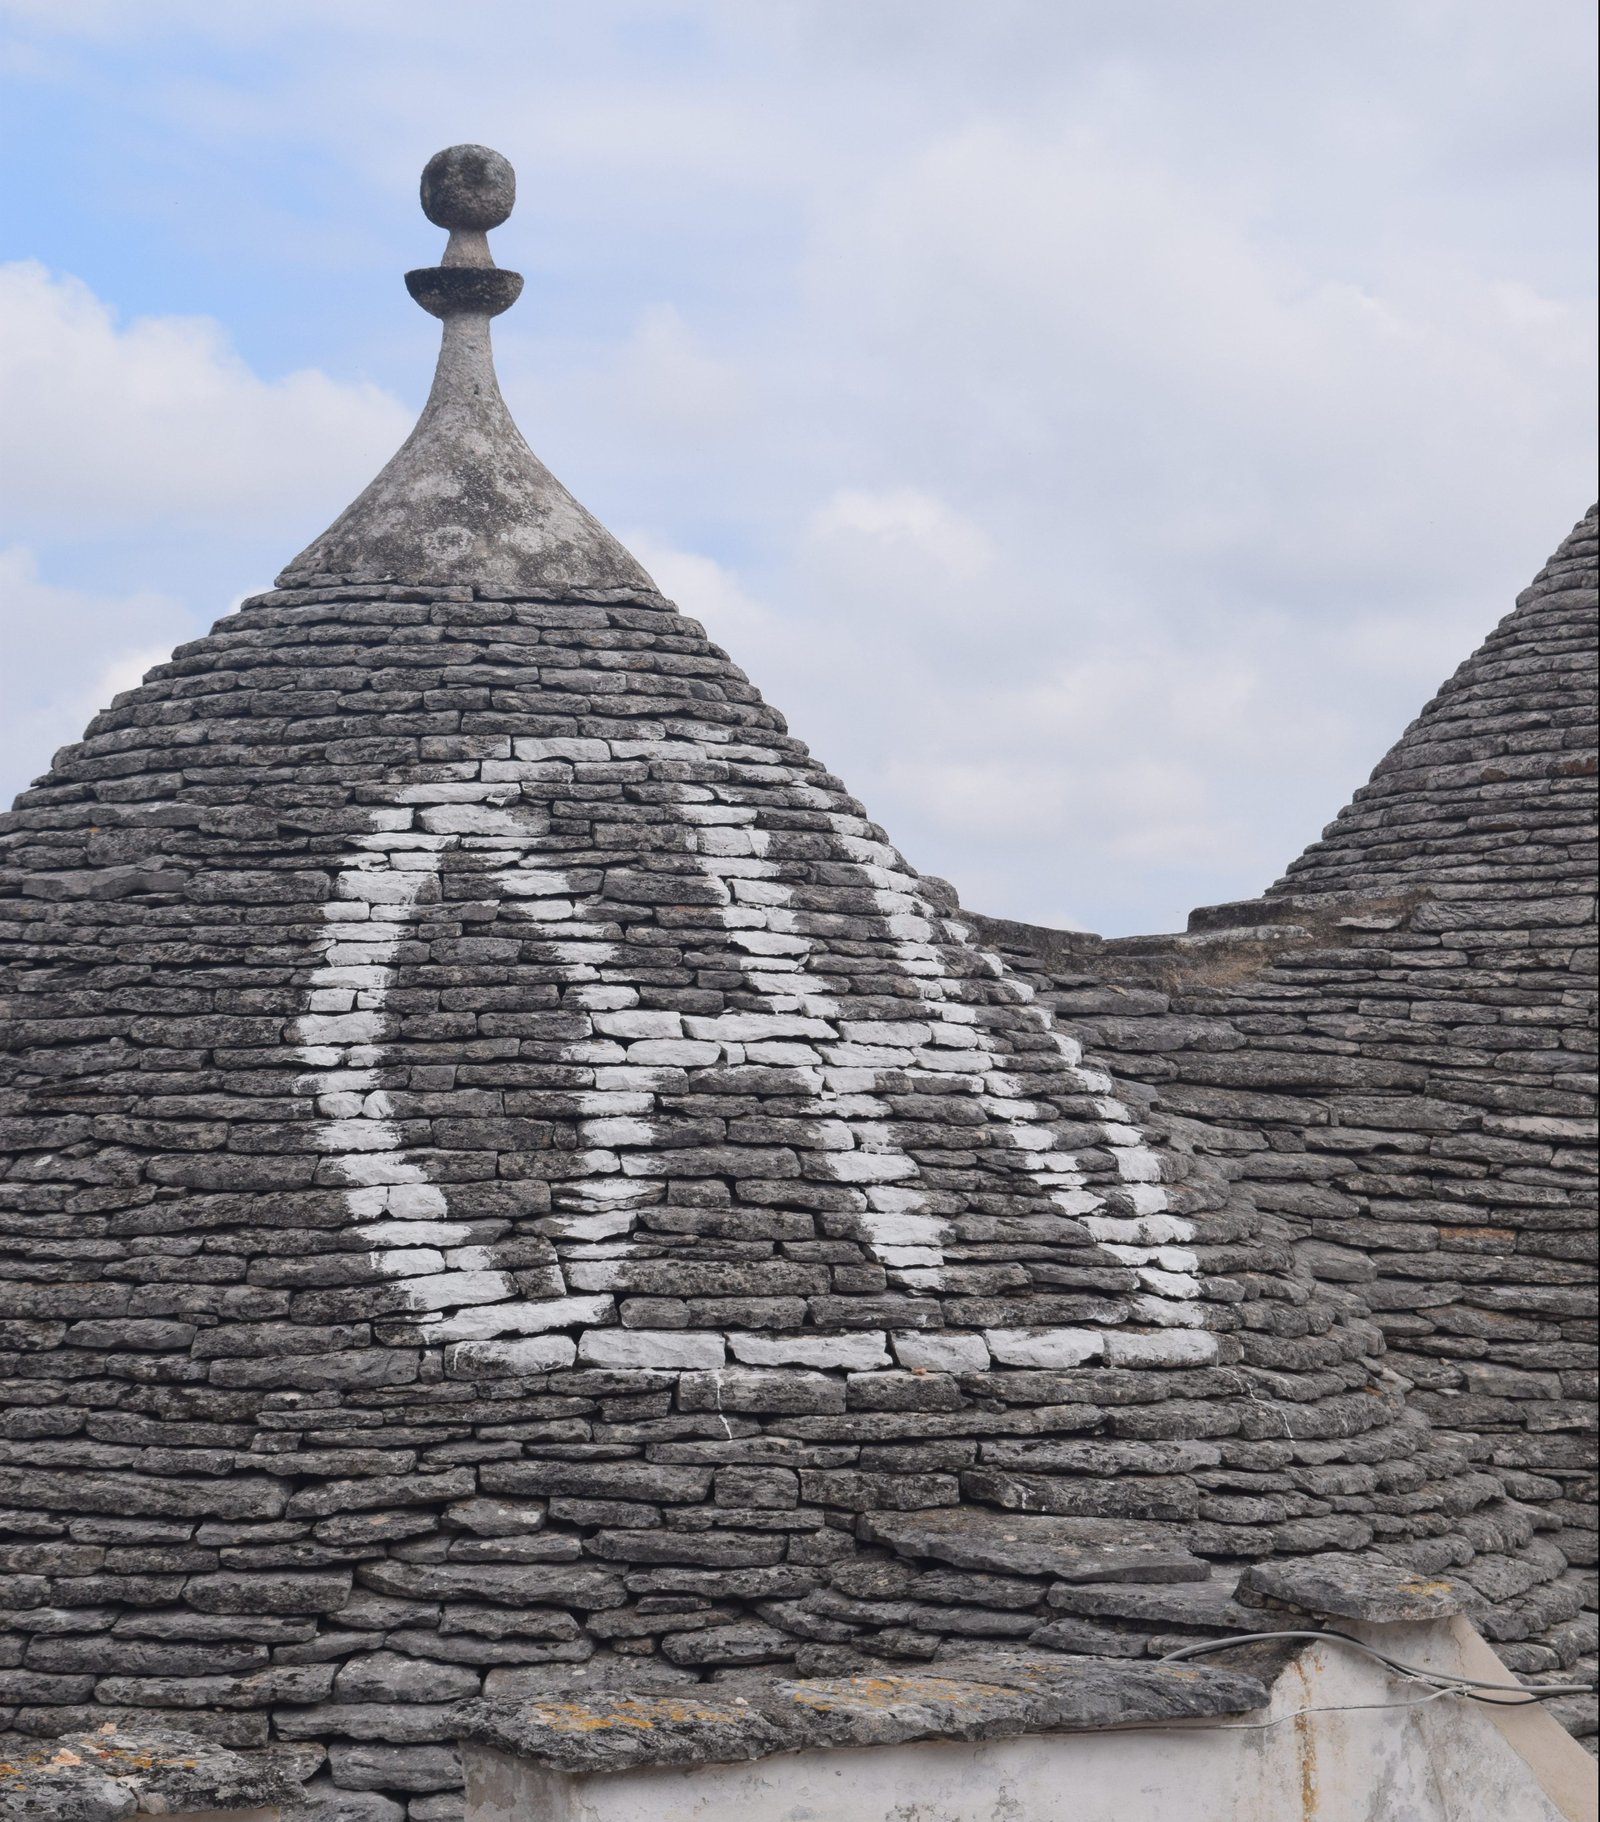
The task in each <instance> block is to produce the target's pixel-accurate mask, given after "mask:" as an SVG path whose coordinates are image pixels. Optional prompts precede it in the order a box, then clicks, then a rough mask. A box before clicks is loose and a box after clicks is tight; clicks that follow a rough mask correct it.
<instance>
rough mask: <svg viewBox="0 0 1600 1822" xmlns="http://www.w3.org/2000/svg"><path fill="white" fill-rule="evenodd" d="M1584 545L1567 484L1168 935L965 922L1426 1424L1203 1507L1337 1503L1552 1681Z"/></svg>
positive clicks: (1580, 1062) (1312, 1461) (1566, 1659)
mask: <svg viewBox="0 0 1600 1822" xmlns="http://www.w3.org/2000/svg"><path fill="white" fill-rule="evenodd" d="M1595 541H1596V515H1595V512H1594V511H1593V510H1591V511H1590V513H1589V514H1588V515H1587V517H1586V518H1584V519H1583V520H1582V521H1581V522H1580V523H1579V524H1578V526H1577V527H1576V528H1575V529H1574V531H1573V532H1572V534H1571V536H1570V537H1568V538H1567V540H1566V541H1565V542H1564V543H1563V544H1562V545H1561V547H1560V549H1559V550H1558V551H1557V552H1556V554H1555V556H1554V557H1552V558H1551V560H1550V562H1549V563H1548V564H1547V565H1546V567H1545V568H1544V569H1543V570H1542V571H1541V572H1540V574H1539V576H1538V578H1537V579H1536V580H1535V581H1534V583H1533V585H1532V586H1531V587H1530V588H1529V589H1528V590H1527V591H1526V592H1525V593H1524V594H1523V595H1521V596H1520V597H1519V598H1518V603H1517V607H1516V609H1515V611H1514V612H1513V613H1511V614H1510V615H1509V616H1508V617H1507V618H1506V619H1505V620H1504V621H1503V622H1502V623H1501V624H1500V626H1499V627H1497V628H1496V629H1495V631H1494V632H1493V633H1492V634H1491V635H1490V636H1489V638H1488V639H1487V640H1486V641H1485V642H1484V644H1483V645H1482V646H1481V647H1480V648H1479V650H1478V651H1477V652H1475V653H1474V654H1473V655H1472V657H1470V658H1469V659H1468V660H1467V661H1466V662H1465V663H1464V664H1463V665H1462V666H1461V668H1460V669H1459V670H1458V671H1457V672H1456V674H1455V675H1454V676H1453V677H1452V678H1451V679H1450V680H1449V682H1448V683H1447V684H1446V685H1445V686H1444V688H1443V689H1441V691H1440V692H1439V694H1438V695H1437V696H1436V697H1435V698H1434V700H1433V701H1432V702H1430V703H1429V704H1428V705H1427V707H1426V708H1425V709H1424V710H1423V712H1422V714H1421V715H1420V716H1419V717H1418V718H1417V720H1416V721H1415V722H1414V723H1413V724H1412V726H1411V727H1410V728H1409V729H1408V730H1407V731H1406V733H1405V735H1404V737H1403V738H1402V739H1401V740H1400V741H1399V743H1398V744H1397V745H1396V746H1395V748H1394V749H1393V751H1392V752H1391V753H1390V754H1389V755H1388V756H1387V757H1386V758H1385V759H1384V760H1383V762H1382V764H1380V765H1379V767H1378V768H1377V770H1376V772H1375V773H1374V774H1373V777H1372V782H1371V783H1370V784H1369V785H1367V786H1366V787H1364V788H1363V789H1362V790H1361V791H1359V792H1358V793H1357V794H1356V797H1355V799H1354V801H1353V802H1352V803H1351V804H1350V805H1349V807H1348V808H1347V809H1345V810H1344V811H1343V812H1341V814H1340V816H1339V817H1338V819H1337V820H1336V821H1335V822H1334V823H1332V824H1331V825H1330V826H1329V828H1328V829H1327V830H1326V832H1325V833H1324V835H1323V838H1322V839H1321V840H1320V841H1318V842H1316V843H1314V844H1313V845H1312V846H1311V847H1310V848H1309V849H1308V850H1307V851H1306V853H1305V854H1304V855H1303V856H1302V857H1301V858H1300V859H1299V860H1297V861H1296V862H1294V863H1293V865H1292V866H1291V867H1290V868H1289V870H1288V872H1287V873H1286V874H1285V876H1284V878H1283V879H1282V880H1280V881H1279V882H1278V883H1277V884H1276V885H1275V886H1273V887H1272V888H1271V890H1270V891H1269V892H1268V893H1267V894H1266V895H1265V896H1264V897H1262V898H1260V899H1257V900H1253V901H1250V902H1247V903H1244V904H1236V905H1223V906H1214V907H1211V908H1209V909H1206V910H1202V911H1197V912H1196V913H1195V914H1194V915H1193V917H1192V918H1191V919H1190V930H1189V933H1188V934H1187V935H1184V936H1174V937H1149V938H1128V939H1121V940H1117V941H1110V942H1101V941H1100V940H1099V939H1098V938H1094V937H1082V936H1078V935H1075V934H1071V933H1063V932H1049V931H1042V930H1032V929H1028V928H1026V927H1023V926H1019V925H1007V924H999V923H995V922H992V921H990V920H985V919H981V918H980V919H976V920H975V922H976V923H977V925H978V927H979V929H980V931H981V933H982V934H983V935H984V936H985V937H986V938H987V939H988V940H989V941H990V942H991V943H993V944H994V945H995V946H996V947H998V948H1000V949H1001V950H1002V951H1003V952H1005V954H1006V955H1007V958H1008V960H1009V961H1010V962H1011V963H1012V964H1013V965H1014V966H1016V967H1017V968H1019V969H1020V970H1021V971H1023V972H1025V973H1026V974H1027V975H1028V977H1029V978H1030V979H1031V980H1032V981H1033V983H1034V984H1035V985H1036V986H1037V987H1038V988H1039V989H1040V991H1041V997H1042V998H1043V999H1044V1000H1045V1002H1046V1003H1048V1004H1049V1005H1050V1006H1051V1007H1052V1008H1053V1009H1054V1010H1055V1011H1056V1013H1057V1015H1058V1016H1060V1017H1064V1018H1069V1019H1075V1020H1078V1021H1080V1024H1079V1029H1081V1030H1082V1031H1083V1032H1084V1034H1085V1035H1086V1036H1087V1037H1088V1038H1089V1039H1090V1040H1091V1041H1092V1042H1093V1043H1095V1044H1096V1045H1097V1046H1098V1047H1099V1049H1100V1050H1101V1052H1102V1054H1105V1055H1108V1056H1109V1057H1110V1058H1111V1060H1112V1063H1113V1066H1114V1067H1115V1068H1117V1070H1118V1071H1119V1073H1120V1074H1121V1075H1123V1076H1124V1077H1125V1078H1132V1079H1133V1080H1136V1081H1138V1082H1140V1083H1142V1084H1144V1085H1145V1086H1146V1087H1148V1088H1149V1090H1150V1091H1151V1093H1152V1094H1153V1095H1154V1097H1155V1100H1154V1106H1155V1109H1156V1110H1157V1111H1158V1112H1159V1113H1161V1114H1164V1115H1166V1116H1167V1117H1169V1118H1171V1119H1173V1120H1175V1121H1178V1122H1180V1123H1181V1127H1182V1130H1183V1131H1184V1133H1185V1134H1186V1135H1187V1139H1188V1142H1189V1143H1190V1144H1192V1145H1193V1147H1194V1148H1195V1150H1196V1151H1197V1152H1198V1153H1200V1154H1202V1155H1205V1156H1207V1157H1209V1158H1211V1159H1212V1160H1213V1161H1214V1162H1215V1163H1216V1164H1217V1165H1218V1166H1219V1167H1220V1168H1221V1169H1222V1171H1223V1172H1224V1173H1225V1174H1226V1175H1227V1176H1228V1177H1229V1178H1230V1179H1231V1181H1232V1183H1233V1185H1234V1188H1235V1190H1236V1192H1237V1193H1239V1194H1241V1195H1243V1196H1245V1197H1247V1198H1248V1199H1249V1200H1250V1201H1252V1202H1253V1203H1254V1204H1255V1205H1256V1206H1257V1207H1258V1208H1259V1209H1261V1210H1263V1211H1265V1212H1266V1214H1267V1216H1268V1221H1269V1225H1270V1228H1271V1231H1273V1232H1275V1233H1276V1234H1277V1235H1278V1236H1279V1238H1280V1240H1281V1241H1282V1243H1283V1244H1284V1245H1285V1246H1286V1247H1289V1248H1292V1249H1293V1251H1294V1253H1295V1256H1296V1258H1297V1259H1298V1261H1299V1262H1300V1264H1301V1265H1302V1266H1303V1267H1304V1268H1305V1269H1306V1270H1308V1271H1309V1272H1311V1273H1312V1274H1313V1275H1314V1276H1315V1277H1316V1278H1317V1280H1318V1281H1319V1283H1320V1284H1321V1286H1322V1289H1323V1292H1324V1294H1325V1295H1327V1296H1329V1297H1331V1298H1333V1299H1334V1300H1335V1301H1336V1302H1338V1303H1339V1304H1340V1306H1341V1307H1343V1308H1344V1309H1345V1310H1347V1311H1350V1312H1355V1311H1362V1312H1366V1313H1368V1314H1370V1317H1371V1320H1372V1321H1373V1322H1374V1323H1375V1325H1376V1326H1377V1327H1378V1328H1379V1329H1380V1330H1381V1331H1382V1332H1383V1334H1384V1336H1385V1338H1386V1341H1387V1344H1388V1356H1387V1360H1388V1364H1389V1366H1390V1367H1391V1368H1393V1370H1395V1371H1396V1372H1397V1373H1399V1374H1401V1375H1403V1376H1404V1378H1405V1380H1406V1381H1407V1383H1408V1387H1409V1395H1408V1409H1409V1411H1410V1412H1411V1413H1413V1414H1415V1415H1417V1416H1419V1417H1425V1418H1426V1419H1427V1420H1428V1421H1429V1423H1430V1424H1431V1425H1432V1426H1433V1433H1432V1436H1431V1437H1427V1438H1419V1444H1418V1448H1417V1451H1416V1453H1415V1455H1414V1456H1413V1458H1412V1461H1411V1462H1410V1463H1409V1464H1408V1465H1407V1467H1406V1469H1404V1470H1403V1471H1401V1472H1400V1473H1399V1474H1396V1473H1395V1472H1394V1471H1393V1470H1392V1469H1383V1468H1377V1469H1376V1471H1375V1473H1373V1474H1371V1475H1369V1474H1367V1473H1365V1472H1363V1470H1362V1469H1361V1468H1360V1467H1356V1468H1354V1469H1352V1468H1351V1467H1348V1466H1347V1467H1343V1468H1333V1467H1330V1466H1325V1465H1324V1464H1323V1463H1322V1462H1321V1461H1320V1459H1319V1458H1318V1455H1317V1453H1316V1450H1315V1445H1313V1447H1312V1449H1311V1450H1310V1451H1309V1452H1308V1451H1305V1450H1303V1449H1301V1448H1299V1447H1298V1446H1296V1445H1294V1444H1291V1445H1290V1448H1289V1449H1287V1450H1285V1451H1284V1459H1283V1460H1281V1461H1277V1460H1267V1459H1263V1460H1262V1461H1261V1463H1260V1469H1261V1472H1260V1473H1259V1474H1258V1476H1257V1478H1256V1482H1255V1484H1254V1486H1250V1487H1247V1486H1244V1485H1239V1486H1237V1487H1228V1488H1223V1487H1221V1486H1218V1487H1217V1488H1216V1490H1215V1493H1214V1494H1213V1496H1212V1500H1211V1504H1212V1505H1213V1506H1214V1507H1215V1508H1216V1509H1217V1510H1219V1511H1224V1512H1226V1513H1228V1514H1231V1515H1235V1516H1236V1515H1237V1514H1238V1513H1239V1512H1241V1511H1243V1510H1246V1509H1253V1510H1255V1511H1257V1512H1264V1511H1265V1510H1266V1508H1267V1506H1268V1505H1269V1504H1270V1503H1271V1502H1273V1501H1284V1502H1288V1504H1286V1505H1285V1506H1284V1507H1283V1510H1284V1512H1285V1528H1286V1529H1287V1528H1288V1527H1289V1526H1291V1525H1293V1524H1296V1523H1299V1522H1302V1521H1299V1520H1298V1519H1297V1518H1296V1517H1295V1516H1294V1515H1293V1514H1292V1513H1291V1512H1290V1510H1289V1507H1290V1506H1293V1505H1298V1504H1300V1503H1301V1502H1303V1501H1304V1500H1305V1498H1306V1497H1307V1496H1309V1497H1310V1498H1311V1499H1313V1500H1314V1501H1316V1502H1317V1503H1318V1504H1319V1505H1320V1506H1321V1507H1323V1508H1327V1509H1329V1516H1330V1517H1331V1516H1332V1515H1333V1514H1343V1513H1345V1512H1348V1511H1350V1510H1353V1509H1354V1508H1353V1506H1352V1504H1351V1502H1352V1501H1357V1502H1359V1501H1361V1500H1362V1499H1363V1498H1365V1499H1366V1500H1367V1502H1368V1509H1367V1510H1366V1511H1365V1512H1364V1514H1363V1521H1362V1522H1363V1524H1364V1525H1368V1526H1370V1527H1371V1530H1372V1534H1373V1538H1374V1543H1375V1546H1376V1548H1377V1549H1378V1550H1379V1551H1381V1552H1382V1553H1384V1554H1386V1555H1389V1556H1391V1557H1392V1558H1393V1559H1394V1560H1396V1561H1397V1562H1401V1563H1408V1564H1410V1565H1412V1566H1414V1567H1415V1568H1417V1569H1418V1570H1419V1571H1421V1572H1423V1573H1425V1574H1433V1573H1436V1572H1437V1571H1439V1570H1442V1569H1451V1570H1453V1571H1455V1572H1457V1573H1459V1575H1460V1576H1461V1577H1462V1578H1463V1579H1464V1580H1466V1581H1467V1582H1469V1583H1470V1584H1472V1585H1473V1586H1474V1587H1477V1588H1478V1589H1479V1591H1480V1592H1481V1593H1482V1594H1483V1596H1484V1598H1485V1599H1486V1600H1487V1601H1488V1602H1489V1603H1490V1611H1489V1612H1488V1614H1487V1615H1486V1616H1485V1618H1484V1620H1483V1625H1484V1629H1485V1631H1486V1632H1487V1633H1488V1634H1489V1636H1490V1637H1492V1638H1495V1639H1496V1640H1497V1641H1499V1642H1508V1648H1513V1647H1515V1648H1517V1649H1520V1650H1521V1651H1522V1653H1523V1655H1522V1658H1521V1660H1520V1662H1519V1667H1525V1668H1527V1669H1530V1670H1540V1671H1544V1672H1547V1673H1549V1674H1551V1675H1554V1676H1568V1675H1570V1673H1571V1672H1572V1670H1573V1668H1574V1666H1575V1664H1576V1666H1577V1667H1578V1668H1580V1669H1583V1668H1585V1667H1587V1668H1588V1669H1590V1670H1591V1671H1592V1668H1593V1662H1594V1660H1593V1646H1592V1644H1590V1645H1586V1646H1584V1647H1583V1648H1582V1649H1581V1651H1580V1650H1578V1649H1577V1648H1576V1646H1575V1642H1574V1635H1573V1634H1572V1633H1571V1632H1570V1631H1565V1630H1563V1629H1564V1628H1567V1627H1569V1626H1570V1625H1571V1623H1572V1620H1573V1617H1574V1616H1575V1615H1576V1614H1577V1613H1579V1612H1580V1611H1582V1610H1584V1609H1585V1608H1586V1609H1587V1610H1588V1611H1589V1612H1590V1613H1592V1612H1593V1608H1594V1581H1593V1574H1592V1570H1593V1565H1594V1563H1595V1555H1596V1526H1595V1520H1596V1506H1595V1475H1594V1450H1595V1438H1594V1429H1595V1403H1594V1397H1595V1391H1594V1386H1595V1382H1594V1368H1595V1358H1596V1357H1595V1345H1594V1344H1595V1331H1594V1322H1595V1312H1596V1301H1595V1197H1594V1151H1593V1146H1594V1139H1595V1133H1596V1101H1595V1082H1594V1074H1593V1068H1594V1046H1595V1024H1594V1008H1595V991H1594V989H1595V967H1596V940H1595V895H1596V864H1595V847H1594V841H1595V820H1596V819H1595V787H1596V752H1595V749H1596V727H1595V722H1596V715H1595V705H1596V679H1595V673H1594V651H1595V633H1596V628H1595ZM1276 1345H1277V1348H1278V1350H1279V1356H1278V1357H1279V1359H1280V1360H1281V1361H1282V1362H1283V1363H1284V1364H1286V1365H1287V1364H1290V1363H1293V1364H1294V1365H1296V1366H1297V1367H1299V1368H1301V1369H1302V1370H1315V1366H1316V1363H1317V1362H1318V1361H1319V1360H1321V1359H1324V1358H1326V1359H1329V1360H1331V1359H1332V1358H1333V1356H1332V1354H1331V1352H1330V1351H1329V1350H1327V1349H1326V1348H1325V1346H1324V1343H1323V1341H1322V1340H1321V1338H1320V1337H1319V1336H1318V1335H1317V1333H1316V1331H1315V1329H1314V1328H1310V1327H1308V1328H1307V1329H1306V1330H1304V1331H1303V1332H1301V1333H1298V1334H1295V1333H1290V1332H1287V1331H1285V1332H1284V1333H1283V1334H1282V1336H1281V1339H1280V1340H1279V1341H1278V1342H1277V1344H1276ZM1291 1457H1292V1459H1291ZM1497 1490H1499V1491H1500V1492H1503V1493H1504V1495H1505V1496H1506V1499H1505V1500H1504V1501H1503V1502H1501V1503H1499V1504H1496V1491H1497ZM1247 1497H1248V1498H1249V1499H1250V1500H1253V1501H1254V1505H1253V1506H1251V1507H1247V1506H1246V1505H1244V1504H1242V1503H1241V1501H1243V1500H1244V1499H1246V1498H1247ZM1203 1516H1204V1514H1203ZM1308 1516H1310V1515H1309V1514H1308ZM1310 1522H1311V1523H1313V1524H1317V1523H1326V1522H1327V1519H1326V1518H1321V1517H1311V1519H1310ZM1535 1533H1537V1534H1538V1535H1537V1539H1536V1538H1535ZM1300 1535H1302V1536H1303V1535H1304V1532H1303V1531H1302V1532H1301V1533H1300ZM1552 1546H1553V1547H1552ZM1312 1547H1314V1548H1317V1547H1320V1548H1333V1549H1344V1548H1346V1547H1347V1546H1346V1545H1345V1544H1344V1543H1343V1542H1341V1541H1339V1540H1337V1539H1335V1538H1333V1537H1331V1536H1330V1537H1329V1538H1328V1540H1327V1541H1326V1543H1325V1544H1323V1545H1321V1546H1312ZM1508 1563H1510V1564H1512V1565H1514V1568H1513V1569H1511V1570H1508V1569H1507V1568H1506V1567H1504V1565H1506V1564H1508ZM1578 1724H1579V1725H1580V1726H1581V1727H1583V1728H1586V1729H1588V1730H1590V1731H1592V1727H1593V1716H1592V1712H1591V1711H1590V1710H1589V1709H1588V1708H1586V1709H1585V1711H1584V1715H1583V1716H1582V1717H1580V1720H1579V1723H1578Z"/></svg>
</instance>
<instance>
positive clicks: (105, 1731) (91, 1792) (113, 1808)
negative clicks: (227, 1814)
mask: <svg viewBox="0 0 1600 1822" xmlns="http://www.w3.org/2000/svg"><path fill="white" fill-rule="evenodd" d="M300 1789H301V1784H300V1780H299V1778H298V1777H296V1776H295V1775H294V1773H293V1771H292V1769H291V1768H290V1767H289V1766H288V1765H286V1764H285V1763H283V1762H281V1761H279V1760H276V1759H273V1758H271V1757H260V1756H257V1757H246V1756H243V1755H241V1754H239V1753H236V1752H229V1751H228V1750H227V1749H226V1748H225V1747H221V1746H216V1745H213V1744H210V1743H209V1742H207V1741H205V1740H203V1739H196V1738H193V1737H191V1736H189V1735H188V1734H186V1733H184V1732H183V1731H182V1730H181V1728H178V1727H173V1728H161V1729H158V1728H155V1727H139V1728H119V1727H116V1726H106V1727H100V1728H97V1729H96V1730H95V1731H94V1732H93V1733H87V1734H80V1735H77V1736H75V1737H72V1738H68V1739H61V1740H55V1741H52V1742H51V1743H50V1744H49V1745H48V1746H39V1745H38V1744H37V1743H36V1742H26V1743H24V1745H23V1748H22V1750H21V1751H14V1752H5V1751H3V1750H0V1817H8V1818H9V1817H15V1818H17V1822H45V1819H46V1818H48V1822H123V1819H124V1818H126V1817H132V1816H145V1815H175V1814H178V1813H179V1812H187V1811H196V1812H198V1811H202V1810H206V1811H212V1810H253V1809H262V1808H266V1807H268V1806H272V1805H276V1804H280V1803H287V1802H289V1801H291V1800H292V1799H294V1798H295V1797H296V1796H298V1794H299V1792H300Z"/></svg>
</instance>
